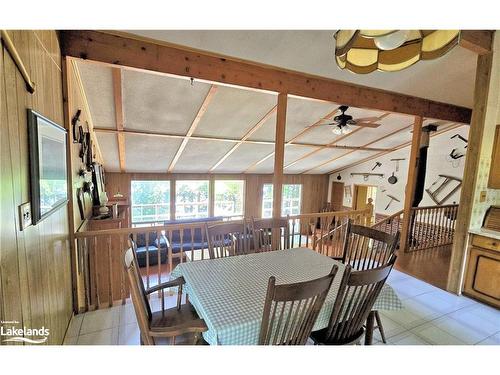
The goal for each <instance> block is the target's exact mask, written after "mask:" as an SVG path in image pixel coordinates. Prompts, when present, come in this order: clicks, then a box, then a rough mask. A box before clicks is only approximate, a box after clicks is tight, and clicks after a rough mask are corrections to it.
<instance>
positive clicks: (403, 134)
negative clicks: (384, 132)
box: [370, 129, 412, 148]
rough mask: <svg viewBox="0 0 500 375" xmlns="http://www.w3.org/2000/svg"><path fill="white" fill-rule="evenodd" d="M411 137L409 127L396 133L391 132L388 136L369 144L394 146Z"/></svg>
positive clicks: (381, 146) (382, 146)
mask: <svg viewBox="0 0 500 375" xmlns="http://www.w3.org/2000/svg"><path fill="white" fill-rule="evenodd" d="M411 137H412V133H411V129H406V130H402V131H400V132H398V133H396V134H393V135H391V136H390V137H387V138H384V139H381V140H380V141H378V142H375V143H373V144H371V145H370V147H377V148H394V147H397V146H399V145H402V144H403V143H405V142H408V141H411Z"/></svg>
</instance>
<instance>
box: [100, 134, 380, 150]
mask: <svg viewBox="0 0 500 375" xmlns="http://www.w3.org/2000/svg"><path fill="white" fill-rule="evenodd" d="M94 131H95V132H96V133H106V134H118V133H122V134H125V135H139V136H141V135H143V136H150V137H159V138H171V139H186V138H189V139H192V140H199V141H214V142H227V143H242V144H254V145H274V142H273V141H255V140H250V139H245V140H241V139H233V138H219V137H203V136H194V135H192V136H190V137H188V136H186V135H180V134H167V133H153V132H148V131H143V130H130V129H123V130H122V131H118V130H116V129H111V128H94ZM293 145H294V146H301V147H315V148H320V147H321V148H338V149H343V150H362V151H386V150H387V149H384V148H375V147H363V146H348V145H320V144H316V143H294V144H293ZM273 154H274V153H273Z"/></svg>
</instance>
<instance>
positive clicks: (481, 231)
mask: <svg viewBox="0 0 500 375" xmlns="http://www.w3.org/2000/svg"><path fill="white" fill-rule="evenodd" d="M469 233H471V234H477V235H479V236H484V237H488V238H492V239H495V240H500V232H497V231H494V230H491V229H485V228H478V229H469Z"/></svg>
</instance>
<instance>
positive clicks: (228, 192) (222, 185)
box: [214, 180, 245, 216]
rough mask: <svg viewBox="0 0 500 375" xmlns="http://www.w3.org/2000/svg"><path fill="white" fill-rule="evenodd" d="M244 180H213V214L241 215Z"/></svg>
mask: <svg viewBox="0 0 500 375" xmlns="http://www.w3.org/2000/svg"><path fill="white" fill-rule="evenodd" d="M244 199H245V182H244V181H243V180H217V181H215V202H214V215H215V216H243V202H244Z"/></svg>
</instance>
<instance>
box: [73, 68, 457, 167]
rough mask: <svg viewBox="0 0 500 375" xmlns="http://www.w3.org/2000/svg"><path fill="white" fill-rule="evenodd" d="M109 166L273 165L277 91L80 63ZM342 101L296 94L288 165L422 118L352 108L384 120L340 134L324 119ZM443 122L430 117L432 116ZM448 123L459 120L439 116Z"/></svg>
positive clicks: (321, 161)
mask: <svg viewBox="0 0 500 375" xmlns="http://www.w3.org/2000/svg"><path fill="white" fill-rule="evenodd" d="M77 66H78V69H79V71H80V74H81V77H82V83H83V88H84V90H85V93H86V96H87V99H88V101H89V107H90V111H91V115H92V119H93V123H94V126H95V129H96V131H97V139H98V142H99V145H100V149H101V152H102V154H103V158H104V166H105V168H106V170H108V171H123V172H163V173H165V172H174V173H187V172H189V173H198V172H199V173H272V172H273V164H274V137H275V123H276V102H277V95H275V94H274V93H268V92H260V91H256V90H248V89H243V88H236V87H229V86H222V85H215V84H209V83H204V82H199V81H196V80H195V81H193V82H191V81H190V80H189V79H185V78H181V77H168V76H165V75H158V74H154V73H148V72H142V71H135V70H128V69H120V68H115V67H109V66H105V65H98V64H93V63H89V62H84V61H78V62H77ZM339 104H342V103H330V102H325V101H318V100H312V99H306V98H299V97H290V98H289V100H288V109H287V119H286V134H285V140H286V146H285V161H284V166H285V173H289V174H300V173H308V174H324V173H329V172H332V171H337V170H339V169H342V168H346V167H348V166H349V165H351V164H354V163H358V162H360V161H362V160H366V159H367V158H370V157H375V156H377V155H380V154H381V153H386V152H390V151H391V150H393V149H395V148H398V147H399V146H401V145H403V144H405V143H407V142H408V141H409V140H410V139H411V133H410V130H411V125H412V123H413V117H412V116H407V115H402V114H395V113H386V112H381V111H374V110H366V109H360V108H354V107H350V108H349V110H348V113H349V114H351V115H352V116H354V118H360V117H378V118H379V120H378V121H377V123H380V124H381V126H379V127H378V128H375V129H374V128H360V127H355V126H354V127H353V131H352V132H351V133H349V134H348V135H343V136H339V135H335V134H333V133H332V131H331V128H330V127H328V126H318V123H319V122H320V121H321V120H322V119H328V118H332V117H333V116H335V115H336V114H337V107H338V106H339ZM432 121H434V120H432V119H427V120H426V121H425V123H424V124H427V123H429V122H432ZM439 123H440V124H441V125H440V129H446V128H447V127H451V126H455V125H456V124H455V123H451V122H443V121H441V122H439Z"/></svg>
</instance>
